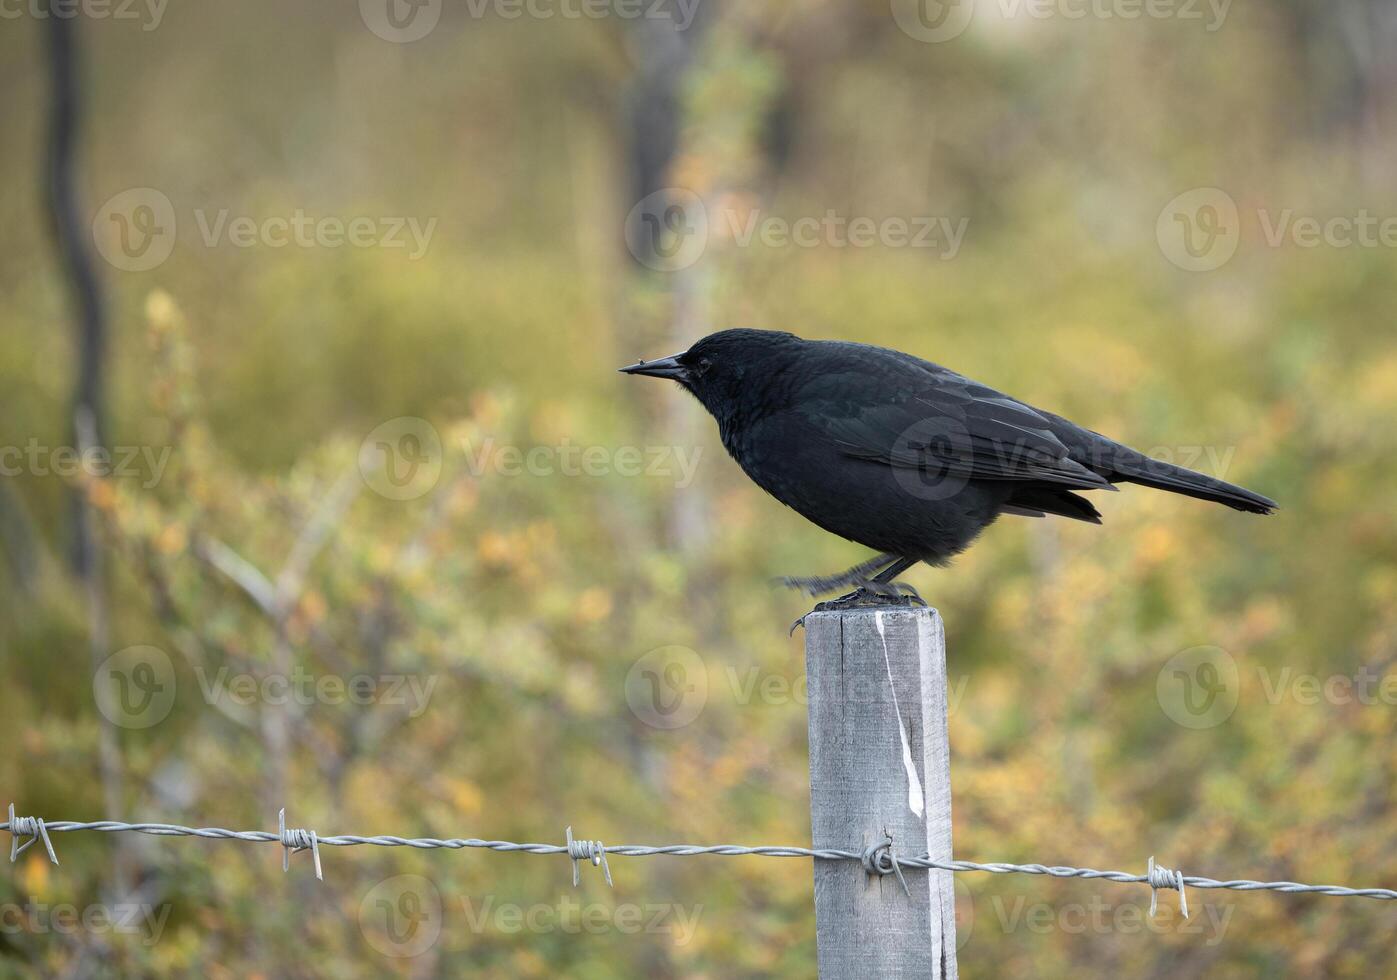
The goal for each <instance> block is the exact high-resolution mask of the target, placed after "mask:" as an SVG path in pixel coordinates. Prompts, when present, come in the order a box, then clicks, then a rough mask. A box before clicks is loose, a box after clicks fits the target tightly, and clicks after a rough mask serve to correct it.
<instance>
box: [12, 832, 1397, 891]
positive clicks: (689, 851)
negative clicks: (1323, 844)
mask: <svg viewBox="0 0 1397 980" xmlns="http://www.w3.org/2000/svg"><path fill="white" fill-rule="evenodd" d="M36 819H37V818H33V817H19V818H16V820H15V821H14V829H11V823H10V821H5V822H4V823H3V824H0V830H5V831H9V832H10V833H12V834H14V835H16V836H19V835H25V836H28V835H29V834H30V831H31V830H34V829H38V826H39V825H38V824H36V823H34V821H35V820H36ZM42 826H43V827H44V828H45V829H46V830H47V831H48V833H49V834H63V833H74V832H78V831H93V832H97V833H105V834H111V833H137V834H149V835H151V836H154V837H199V838H203V839H205V840H238V841H249V842H252V843H258V844H263V843H275V844H283V845H285V843H286V841H285V840H284V839H283V836H282V834H279V833H277V832H275V831H266V830H227V829H225V828H223V827H183V826H180V825H178V824H168V823H123V822H122V821H119V820H92V821H75V820H46V821H43V822H42ZM305 833H310V832H309V831H306V832H305ZM308 840H309V838H299V837H298V839H297V840H296V841H293V842H292V843H299V842H301V841H308ZM314 840H315V842H316V843H317V844H319V845H320V846H322V847H353V846H356V845H361V844H362V845H371V846H374V847H413V848H418V849H421V850H433V849H438V848H444V849H447V850H462V849H465V848H482V849H485V850H491V851H500V852H504V853H515V852H519V853H525V854H565V855H568V856H569V857H574V856H575V857H576V858H577V859H578V860H595V861H596V862H597V863H600V862H601V856H602V855H612V854H616V855H620V856H622V857H656V856H659V855H669V856H673V857H695V856H698V855H709V854H711V855H718V856H722V857H784V858H813V859H815V860H820V861H857V862H860V863H863V861H864V855H865V851H864V850H858V851H846V850H840V849H834V848H809V847H794V846H785V845H759V846H756V847H747V846H744V845H741V844H662V845H658V846H652V845H648V844H611V845H607V846H604V847H603V846H602V845H601V844H600V842H598V841H574V842H573V845H572V846H571V847H570V846H569V845H568V844H536V843H522V844H521V843H515V842H514V841H504V840H483V839H481V838H477V837H465V838H462V837H453V838H447V839H440V838H436V837H397V836H394V835H390V834H382V835H375V836H360V835H357V834H339V835H335V836H328V837H322V836H316V837H315V838H314ZM880 850H881V851H882V853H880V854H879V855H878V861H879V865H880V866H887V865H888V862H889V861H891V862H893V864H894V865H895V866H900V867H903V868H924V869H929V870H935V871H953V872H969V871H976V872H985V873H989V874H1026V875H1046V876H1048V877H1052V878H1085V879H1096V880H1102V881H1114V882H1121V883H1124V884H1136V883H1140V884H1146V885H1149V886H1150V887H1151V888H1152V889H1156V890H1157V889H1158V888H1161V887H1163V888H1167V889H1170V890H1173V889H1176V888H1177V887H1178V885H1179V884H1180V883H1182V884H1184V885H1187V886H1188V887H1190V888H1224V889H1228V890H1231V891H1240V892H1251V891H1273V892H1281V893H1283V894H1311V895H1329V896H1333V897H1337V898H1372V899H1381V900H1386V901H1397V890H1394V889H1391V888H1349V887H1347V886H1344V885H1308V884H1304V883H1301V882H1297V881H1253V880H1251V879H1247V878H1237V879H1232V880H1229V881H1219V880H1217V879H1215V878H1204V877H1201V876H1197V875H1184V874H1180V873H1179V872H1167V874H1168V876H1169V877H1168V880H1167V881H1165V880H1164V875H1163V874H1161V873H1160V869H1156V875H1155V880H1153V881H1152V880H1151V875H1150V874H1148V873H1146V874H1131V873H1129V872H1126V871H1098V870H1096V869H1094V868H1073V867H1063V866H1059V865H1044V864H1007V863H1002V862H993V863H987V864H982V863H980V862H976V861H933V860H932V859H931V858H930V857H928V856H927V855H925V854H924V855H921V856H920V857H906V856H903V855H900V854H893V853H892V852H891V851H890V850H883V849H881V848H880ZM594 856H595V857H594ZM608 871H609V869H608Z"/></svg>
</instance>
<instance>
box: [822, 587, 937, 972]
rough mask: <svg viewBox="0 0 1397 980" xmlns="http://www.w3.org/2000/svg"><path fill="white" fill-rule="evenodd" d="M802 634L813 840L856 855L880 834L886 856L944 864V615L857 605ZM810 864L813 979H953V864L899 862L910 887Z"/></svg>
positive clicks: (856, 869)
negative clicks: (888, 850) (931, 867)
mask: <svg viewBox="0 0 1397 980" xmlns="http://www.w3.org/2000/svg"><path fill="white" fill-rule="evenodd" d="M805 629H806V640H805V669H806V677H807V679H808V681H809V693H810V698H809V703H810V822H811V830H812V838H813V846H814V847H815V848H816V849H820V848H837V849H863V850H865V851H866V849H867V848H869V847H871V846H874V845H877V844H880V843H882V842H884V841H885V840H886V837H887V836H891V838H892V845H891V847H892V851H893V853H895V854H897V855H900V856H903V857H917V856H920V855H922V854H929V855H930V856H931V857H932V859H933V860H945V861H949V860H951V770H950V751H949V745H948V739H947V734H946V650H945V632H944V630H943V629H942V624H941V616H940V615H939V614H938V613H937V612H936V610H934V609H910V608H905V607H886V608H881V609H878V608H854V609H847V610H841V611H838V612H815V613H811V614H810V615H809V616H807V617H806V619H805ZM890 680H891V683H889V681H890ZM899 719H900V720H899ZM899 728H901V731H902V733H903V734H905V736H906V741H905V742H904V741H903V734H900V733H899ZM909 767H910V770H911V771H912V772H914V773H915V781H914V779H913V778H912V777H911V776H910V775H909ZM918 783H919V784H920V785H918ZM919 796H920V797H921V800H918V799H917V797H919ZM919 802H921V803H922V804H923V806H922V809H923V815H920V816H919V815H918V814H917V813H916V812H914V809H913V808H914V806H916V805H917V804H918V803H919ZM872 859H882V855H873V856H872ZM813 863H814V865H815V927H816V930H817V944H818V952H819V964H820V977H821V978H822V980H849V978H858V980H865V978H869V977H878V978H884V977H918V978H929V977H936V978H954V977H956V976H957V971H956V923H955V882H954V875H953V874H952V873H951V872H949V871H925V870H922V869H918V868H904V869H903V879H904V880H905V882H906V886H907V889H908V891H909V892H910V895H909V894H905V893H904V892H903V885H902V883H901V882H900V881H899V878H898V876H897V875H896V874H881V875H879V874H869V873H868V871H867V870H866V869H865V867H864V866H862V865H860V864H857V863H855V862H852V861H820V860H816V861H815V862H813ZM884 867H885V868H886V867H889V866H888V865H887V864H886V863H884Z"/></svg>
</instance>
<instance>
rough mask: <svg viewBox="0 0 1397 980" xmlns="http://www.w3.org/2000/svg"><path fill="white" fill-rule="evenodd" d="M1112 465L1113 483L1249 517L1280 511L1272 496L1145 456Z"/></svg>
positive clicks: (1119, 461)
mask: <svg viewBox="0 0 1397 980" xmlns="http://www.w3.org/2000/svg"><path fill="white" fill-rule="evenodd" d="M1136 457H1138V458H1136ZM1112 463H1113V466H1112V469H1113V470H1114V472H1113V473H1111V475H1110V477H1109V479H1111V480H1112V481H1113V482H1122V483H1138V484H1140V485H1141V486H1146V487H1154V488H1155V489H1156V490H1169V491H1171V492H1173V493H1179V494H1183V495H1184V496H1186V497H1196V498H1197V499H1199V500H1211V501H1214V502H1215V503H1219V504H1226V505H1227V506H1228V507H1231V508H1233V509H1235V510H1241V511H1246V512H1247V513H1249V514H1271V513H1274V512H1275V510H1276V502H1275V501H1274V500H1271V499H1270V498H1269V497H1263V496H1262V495H1261V494H1259V493H1252V492H1251V491H1250V490H1248V489H1246V488H1245V487H1239V486H1237V485H1236V484H1233V483H1228V482H1226V481H1225V480H1219V479H1216V478H1215V477H1211V476H1205V475H1204V474H1202V473H1197V472H1194V471H1193V470H1189V469H1185V468H1184V467H1182V466H1175V465H1174V464H1173V463H1166V462H1164V461H1162V460H1158V459H1152V458H1151V457H1149V456H1145V455H1143V454H1141V453H1132V454H1131V456H1130V457H1127V458H1125V459H1120V458H1117V459H1115V460H1113V461H1112Z"/></svg>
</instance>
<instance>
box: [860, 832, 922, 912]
mask: <svg viewBox="0 0 1397 980" xmlns="http://www.w3.org/2000/svg"><path fill="white" fill-rule="evenodd" d="M859 861H860V862H861V863H862V864H863V870H864V871H866V872H868V873H869V874H870V875H890V874H896V875H897V883H898V884H899V885H901V886H902V892H903V894H905V895H906V896H907V897H908V898H911V897H912V892H911V890H910V889H909V888H908V887H907V879H906V878H904V877H903V876H902V865H901V864H899V863H898V860H897V855H896V854H894V853H893V835H892V834H890V833H888V832H887V831H886V830H884V831H883V839H882V840H881V841H879V842H878V843H876V844H869V845H868V847H866V848H864V851H863V854H862V856H860V858H859Z"/></svg>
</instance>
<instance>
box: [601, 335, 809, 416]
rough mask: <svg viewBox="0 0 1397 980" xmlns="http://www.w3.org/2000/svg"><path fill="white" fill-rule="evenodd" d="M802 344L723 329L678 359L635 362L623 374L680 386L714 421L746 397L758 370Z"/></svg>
mask: <svg viewBox="0 0 1397 980" xmlns="http://www.w3.org/2000/svg"><path fill="white" fill-rule="evenodd" d="M802 343H804V341H802V340H801V339H800V338H799V337H797V336H796V335H795V334H790V333H783V332H781V331H778V330H722V331H719V332H718V333H714V334H709V335H708V336H707V337H704V338H703V339H702V340H700V341H699V342H698V343H696V344H694V346H692V347H690V348H689V349H688V350H686V351H684V352H683V353H680V354H672V355H670V356H669V357H662V358H660V359H659V360H655V361H640V362H638V363H636V364H631V365H629V366H628V367H623V368H621V369H620V370H621V373H622V374H644V375H647V376H649V377H652V378H670V379H671V380H674V381H677V382H679V384H680V385H682V386H683V387H684V388H685V389H687V390H688V391H689V392H691V393H692V394H693V395H694V397H695V398H697V399H698V400H699V401H700V402H702V403H703V405H704V407H705V408H707V409H708V410H709V411H710V412H711V413H713V414H714V415H715V416H718V417H719V418H722V417H723V416H724V415H726V414H727V410H728V409H729V407H730V406H732V405H735V404H737V403H738V402H739V401H741V400H742V398H743V395H744V394H747V395H749V396H750V394H751V380H752V379H753V378H754V377H756V373H755V372H757V371H762V372H764V373H765V372H769V371H770V370H771V368H772V367H773V361H779V359H781V358H783V357H785V356H787V355H789V354H790V353H791V352H792V351H793V350H794V349H795V348H797V347H799V346H800V345H801V344H802Z"/></svg>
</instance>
